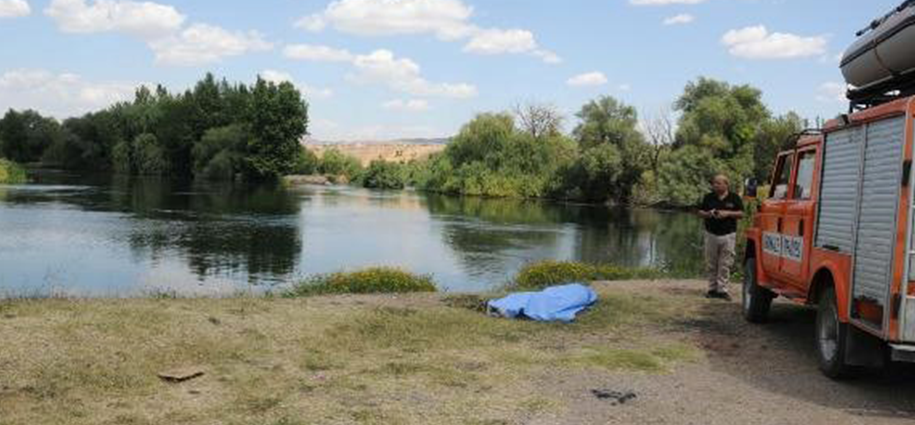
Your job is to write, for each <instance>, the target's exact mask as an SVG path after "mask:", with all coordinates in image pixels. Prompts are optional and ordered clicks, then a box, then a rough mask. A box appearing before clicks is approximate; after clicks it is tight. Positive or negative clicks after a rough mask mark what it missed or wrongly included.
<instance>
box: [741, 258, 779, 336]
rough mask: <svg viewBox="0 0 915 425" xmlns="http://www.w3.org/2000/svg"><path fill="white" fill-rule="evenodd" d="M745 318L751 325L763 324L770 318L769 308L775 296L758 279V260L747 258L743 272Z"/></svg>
mask: <svg viewBox="0 0 915 425" xmlns="http://www.w3.org/2000/svg"><path fill="white" fill-rule="evenodd" d="M742 294H743V296H742V297H741V298H742V300H743V302H742V304H743V317H744V318H745V319H747V321H748V322H750V323H763V322H765V321H766V319H767V318H768V317H769V308H770V307H771V306H772V299H773V298H775V294H773V293H772V291H769V290H768V289H766V288H763V287H762V286H759V282H758V281H757V279H756V259H755V258H752V257H751V258H747V261H746V262H745V263H744V272H743V291H742Z"/></svg>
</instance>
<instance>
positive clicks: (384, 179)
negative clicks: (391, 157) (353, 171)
mask: <svg viewBox="0 0 915 425" xmlns="http://www.w3.org/2000/svg"><path fill="white" fill-rule="evenodd" d="M359 179H360V181H361V182H362V186H363V187H365V188H368V189H394V190H400V189H403V188H404V187H406V186H407V176H406V173H405V170H404V166H403V165H400V164H397V163H394V162H387V161H382V160H376V161H372V163H371V164H370V165H369V168H368V169H366V170H365V172H364V173H362V175H361V176H360V178H359Z"/></svg>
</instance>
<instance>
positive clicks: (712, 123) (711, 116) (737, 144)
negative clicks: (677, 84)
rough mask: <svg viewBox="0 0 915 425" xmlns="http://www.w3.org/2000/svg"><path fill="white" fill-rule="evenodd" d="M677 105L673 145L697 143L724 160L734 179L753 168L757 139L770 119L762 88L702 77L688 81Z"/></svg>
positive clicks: (683, 145) (698, 146)
mask: <svg viewBox="0 0 915 425" xmlns="http://www.w3.org/2000/svg"><path fill="white" fill-rule="evenodd" d="M674 108H675V109H676V110H677V111H679V112H680V113H681V116H680V122H679V128H678V130H677V134H676V140H675V143H674V148H675V149H676V148H682V147H685V146H695V147H697V148H700V149H706V150H708V151H709V152H710V153H711V154H712V156H713V157H714V158H718V159H721V160H724V161H725V162H726V163H727V165H728V168H729V169H730V170H731V171H732V172H733V173H734V175H732V176H731V177H732V178H733V179H734V180H738V181H739V180H742V179H743V178H745V177H749V176H750V175H751V174H752V173H753V170H754V154H755V152H756V146H755V144H756V143H755V142H756V140H757V137H758V134H759V132H760V129H761V128H762V127H763V125H764V124H765V123H766V121H767V120H768V119H769V116H770V114H769V110H768V109H767V108H766V106H765V104H763V102H762V92H760V91H759V90H758V89H756V88H753V87H750V86H747V85H742V86H731V85H730V84H728V83H725V82H722V81H716V80H712V79H708V78H699V80H698V81H696V82H690V83H689V84H687V86H686V88H685V90H684V93H683V95H682V96H680V98H679V99H678V100H677V102H676V103H675V104H674Z"/></svg>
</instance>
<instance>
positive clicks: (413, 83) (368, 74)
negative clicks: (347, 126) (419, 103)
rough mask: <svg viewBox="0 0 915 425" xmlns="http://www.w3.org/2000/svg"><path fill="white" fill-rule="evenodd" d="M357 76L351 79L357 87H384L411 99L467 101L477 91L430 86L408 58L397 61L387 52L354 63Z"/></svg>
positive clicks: (459, 86)
mask: <svg viewBox="0 0 915 425" xmlns="http://www.w3.org/2000/svg"><path fill="white" fill-rule="evenodd" d="M353 66H355V68H356V71H357V72H356V74H354V75H351V76H350V79H351V80H352V81H355V82H358V83H379V84H384V85H386V86H388V87H389V88H391V89H392V90H395V91H400V92H403V93H408V94H411V95H414V96H441V97H451V98H457V99H466V98H470V97H475V96H477V88H476V87H474V86H473V85H470V84H466V83H460V84H450V83H432V82H430V81H428V80H426V79H425V78H423V76H422V72H421V70H420V67H419V65H417V64H416V62H413V61H412V60H410V59H407V58H396V57H394V53H392V52H391V51H389V50H376V51H374V52H372V53H370V54H368V55H359V56H356V58H355V59H354V60H353Z"/></svg>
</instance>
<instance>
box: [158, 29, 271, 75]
mask: <svg viewBox="0 0 915 425" xmlns="http://www.w3.org/2000/svg"><path fill="white" fill-rule="evenodd" d="M149 46H150V47H151V48H152V49H153V51H154V52H155V54H156V62H157V63H160V64H166V65H185V66H191V65H202V64H208V63H213V62H218V61H219V60H221V59H222V58H224V57H228V56H238V55H241V54H244V53H248V52H258V51H266V50H271V49H272V48H273V44H272V43H269V42H267V41H265V40H264V38H263V36H262V35H261V34H260V33H258V32H257V31H248V32H230V31H227V30H225V29H223V28H220V27H217V26H213V25H207V24H194V25H191V26H190V27H188V28H187V29H185V30H184V31H181V33H180V34H178V35H172V36H170V37H166V38H163V39H160V40H155V41H153V42H150V44H149Z"/></svg>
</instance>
